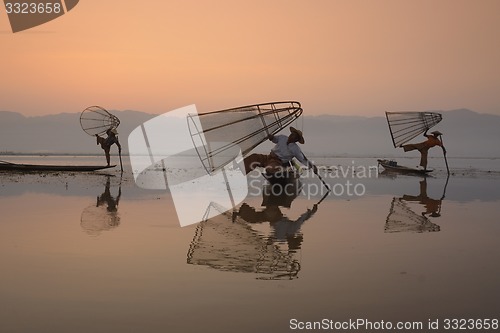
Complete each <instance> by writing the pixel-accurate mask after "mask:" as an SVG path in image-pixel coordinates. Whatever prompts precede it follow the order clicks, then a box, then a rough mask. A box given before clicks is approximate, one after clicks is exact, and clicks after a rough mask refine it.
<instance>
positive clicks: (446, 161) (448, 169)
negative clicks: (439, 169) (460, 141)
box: [439, 135, 450, 176]
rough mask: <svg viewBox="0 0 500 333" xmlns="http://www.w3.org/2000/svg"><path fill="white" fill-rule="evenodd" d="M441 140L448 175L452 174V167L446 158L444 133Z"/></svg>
mask: <svg viewBox="0 0 500 333" xmlns="http://www.w3.org/2000/svg"><path fill="white" fill-rule="evenodd" d="M439 140H440V141H441V148H442V149H443V155H444V163H445V164H446V171H447V172H448V176H449V175H450V168H449V167H448V159H447V158H446V149H445V148H444V144H443V136H442V135H441V137H440V138H439Z"/></svg>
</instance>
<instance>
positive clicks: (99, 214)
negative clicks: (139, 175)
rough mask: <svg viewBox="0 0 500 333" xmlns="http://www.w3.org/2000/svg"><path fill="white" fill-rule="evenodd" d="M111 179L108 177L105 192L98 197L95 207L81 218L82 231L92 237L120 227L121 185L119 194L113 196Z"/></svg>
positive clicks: (86, 209)
mask: <svg viewBox="0 0 500 333" xmlns="http://www.w3.org/2000/svg"><path fill="white" fill-rule="evenodd" d="M111 177H112V176H110V175H107V176H106V185H105V188H104V192H103V193H102V194H101V195H99V196H97V202H96V204H95V205H92V206H89V207H87V208H85V209H84V211H83V212H82V216H81V223H80V225H81V227H82V229H83V230H84V231H85V232H86V233H88V234H89V235H91V236H98V235H99V234H100V233H101V232H102V231H106V230H112V229H113V228H115V227H117V226H118V225H120V216H119V214H118V205H119V202H120V198H121V195H122V190H121V184H120V185H119V186H118V194H117V196H116V197H114V196H113V195H112V194H111Z"/></svg>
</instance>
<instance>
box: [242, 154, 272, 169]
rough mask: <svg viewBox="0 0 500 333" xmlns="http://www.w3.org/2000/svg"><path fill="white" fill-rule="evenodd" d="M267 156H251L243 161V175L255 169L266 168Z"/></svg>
mask: <svg viewBox="0 0 500 333" xmlns="http://www.w3.org/2000/svg"><path fill="white" fill-rule="evenodd" d="M266 161H267V155H263V154H252V155H250V156H248V157H246V158H245V159H243V164H245V173H249V172H250V171H252V170H253V169H255V168H258V167H264V166H266Z"/></svg>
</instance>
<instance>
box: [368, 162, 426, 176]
mask: <svg viewBox="0 0 500 333" xmlns="http://www.w3.org/2000/svg"><path fill="white" fill-rule="evenodd" d="M377 161H378V164H380V165H381V166H382V167H384V169H385V170H387V171H390V172H398V173H406V174H419V175H426V174H428V173H429V172H432V170H429V169H427V170H423V169H415V168H409V167H405V166H402V165H398V163H397V162H396V161H391V160H383V159H378V160H377Z"/></svg>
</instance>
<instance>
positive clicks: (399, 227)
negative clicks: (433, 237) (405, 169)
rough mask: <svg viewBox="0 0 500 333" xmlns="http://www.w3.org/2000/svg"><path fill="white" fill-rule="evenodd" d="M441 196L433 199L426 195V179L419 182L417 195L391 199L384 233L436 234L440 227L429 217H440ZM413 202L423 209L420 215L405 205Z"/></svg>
mask: <svg viewBox="0 0 500 333" xmlns="http://www.w3.org/2000/svg"><path fill="white" fill-rule="evenodd" d="M443 199H444V192H443V196H442V197H441V198H440V199H433V198H430V197H429V196H428V195H427V179H426V178H424V179H423V180H421V181H420V193H419V194H418V195H408V194H405V195H403V196H402V197H400V198H393V200H392V204H391V209H390V212H389V215H388V216H387V219H386V224H385V232H386V233H391V232H436V231H440V230H441V227H440V226H439V225H437V224H435V223H432V222H431V220H430V219H429V217H432V218H436V217H440V216H441V206H442V201H443ZM409 202H415V203H418V204H420V205H421V206H423V207H424V211H422V212H421V213H420V214H417V213H415V212H414V211H413V210H412V209H411V208H410V207H409V206H408V204H407V203H409Z"/></svg>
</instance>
